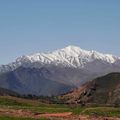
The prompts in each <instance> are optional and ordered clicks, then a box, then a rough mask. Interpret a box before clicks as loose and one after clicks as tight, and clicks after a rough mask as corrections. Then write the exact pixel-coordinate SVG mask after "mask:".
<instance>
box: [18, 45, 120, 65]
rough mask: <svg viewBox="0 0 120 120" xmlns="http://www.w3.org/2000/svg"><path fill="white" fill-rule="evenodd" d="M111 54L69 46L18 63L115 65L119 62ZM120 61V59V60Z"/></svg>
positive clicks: (24, 57) (34, 55) (31, 56)
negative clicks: (94, 62) (102, 63)
mask: <svg viewBox="0 0 120 120" xmlns="http://www.w3.org/2000/svg"><path fill="white" fill-rule="evenodd" d="M118 59H119V58H118V57H115V56H113V55H110V54H102V53H99V52H96V51H93V50H92V51H87V50H83V49H81V48H80V47H77V46H72V45H71V46H68V47H65V48H63V49H59V50H55V51H53V52H49V53H46V54H45V53H37V54H33V55H29V56H22V57H19V58H18V59H17V60H16V61H17V62H19V64H20V62H29V63H34V62H39V63H41V64H44V65H45V64H54V65H59V64H60V65H63V66H72V67H84V65H85V64H87V63H89V62H93V61H94V60H102V61H103V62H107V63H110V64H111V63H114V62H116V60H118ZM119 60H120V59H119Z"/></svg>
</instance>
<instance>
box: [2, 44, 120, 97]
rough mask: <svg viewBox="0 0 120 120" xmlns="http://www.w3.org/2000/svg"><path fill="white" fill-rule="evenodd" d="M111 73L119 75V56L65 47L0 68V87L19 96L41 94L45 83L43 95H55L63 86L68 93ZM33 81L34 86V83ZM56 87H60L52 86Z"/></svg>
mask: <svg viewBox="0 0 120 120" xmlns="http://www.w3.org/2000/svg"><path fill="white" fill-rule="evenodd" d="M19 68H22V69H19ZM23 70H24V72H23ZM16 71H17V72H16ZM32 71H33V72H32ZM111 72H120V57H117V56H114V55H111V54H102V53H99V52H96V51H93V50H92V51H87V50H83V49H81V48H79V47H76V46H68V47H66V48H63V49H59V50H55V51H53V52H48V53H36V54H32V55H25V56H21V57H19V58H17V59H16V61H15V62H12V63H10V64H8V65H2V66H0V87H3V88H7V89H8V88H10V89H11V90H14V91H15V90H16V91H17V92H18V93H29V92H30V93H34V94H35V93H36V94H39V93H41V94H43V93H45V92H44V90H43V88H44V87H43V86H42V85H41V84H43V83H44V86H46V87H45V88H44V89H45V90H47V93H45V94H46V95H54V94H55V95H56V94H60V93H65V92H67V91H68V89H64V90H63V91H62V92H61V90H62V89H61V88H66V87H65V86H68V88H69V90H70V88H74V87H79V86H80V85H81V84H83V83H85V82H86V81H88V80H92V79H94V78H96V77H99V76H102V75H105V74H108V73H111ZM5 76H7V77H5ZM22 76H23V77H22ZM3 78H4V79H3ZM6 78H7V79H6ZM10 78H11V79H12V80H13V81H11V79H10ZM43 80H45V81H43ZM18 81H19V82H18ZM35 81H36V85H37V86H36V85H35V84H33V83H34V82H35ZM46 81H47V82H46ZM48 81H49V82H48ZM55 84H56V85H57V86H59V87H55V86H54V85H55ZM13 86H14V87H13ZM30 86H31V87H30ZM52 86H54V87H52ZM12 88H14V89H12ZM22 88H23V89H22ZM52 88H54V90H51V89H52ZM48 89H49V90H48ZM25 90H26V91H25ZM24 91H25V92H24ZM55 91H58V92H55ZM43 95H44V94H43Z"/></svg>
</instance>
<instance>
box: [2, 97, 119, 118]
mask: <svg viewBox="0 0 120 120" xmlns="http://www.w3.org/2000/svg"><path fill="white" fill-rule="evenodd" d="M0 108H2V109H14V110H19V109H22V110H30V111H32V112H33V113H62V112H72V113H73V115H80V114H82V115H98V116H107V117H109V116H110V117H120V108H114V107H80V106H78V105H65V104H47V103H41V102H40V101H38V100H26V99H21V98H15V97H0ZM0 120H28V118H15V117H14V118H13V117H12V116H11V117H7V116H0ZM29 120H35V119H30V118H29ZM39 120H48V119H39Z"/></svg>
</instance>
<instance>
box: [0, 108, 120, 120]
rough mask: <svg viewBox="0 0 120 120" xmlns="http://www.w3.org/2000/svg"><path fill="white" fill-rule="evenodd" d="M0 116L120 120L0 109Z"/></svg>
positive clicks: (60, 119) (58, 119) (70, 119)
mask: <svg viewBox="0 0 120 120" xmlns="http://www.w3.org/2000/svg"><path fill="white" fill-rule="evenodd" d="M0 115H7V116H14V117H27V118H36V119H39V118H49V119H50V120H120V118H113V117H98V116H86V115H79V116H75V115H73V114H72V112H64V113H34V112H32V111H29V110H22V109H20V110H14V109H3V108H0Z"/></svg>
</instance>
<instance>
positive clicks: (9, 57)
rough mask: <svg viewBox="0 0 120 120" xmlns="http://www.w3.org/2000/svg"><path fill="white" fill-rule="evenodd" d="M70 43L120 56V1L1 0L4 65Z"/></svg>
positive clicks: (0, 38)
mask: <svg viewBox="0 0 120 120" xmlns="http://www.w3.org/2000/svg"><path fill="white" fill-rule="evenodd" d="M68 45H77V46H80V47H81V48H83V49H87V50H92V49H93V50H97V51H99V52H103V53H112V54H115V55H119V56H120V0H0V64H6V63H9V62H11V61H14V60H15V58H16V57H19V56H21V55H25V54H31V53H35V52H44V51H45V52H46V51H52V50H55V49H57V48H63V47H65V46H68Z"/></svg>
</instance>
